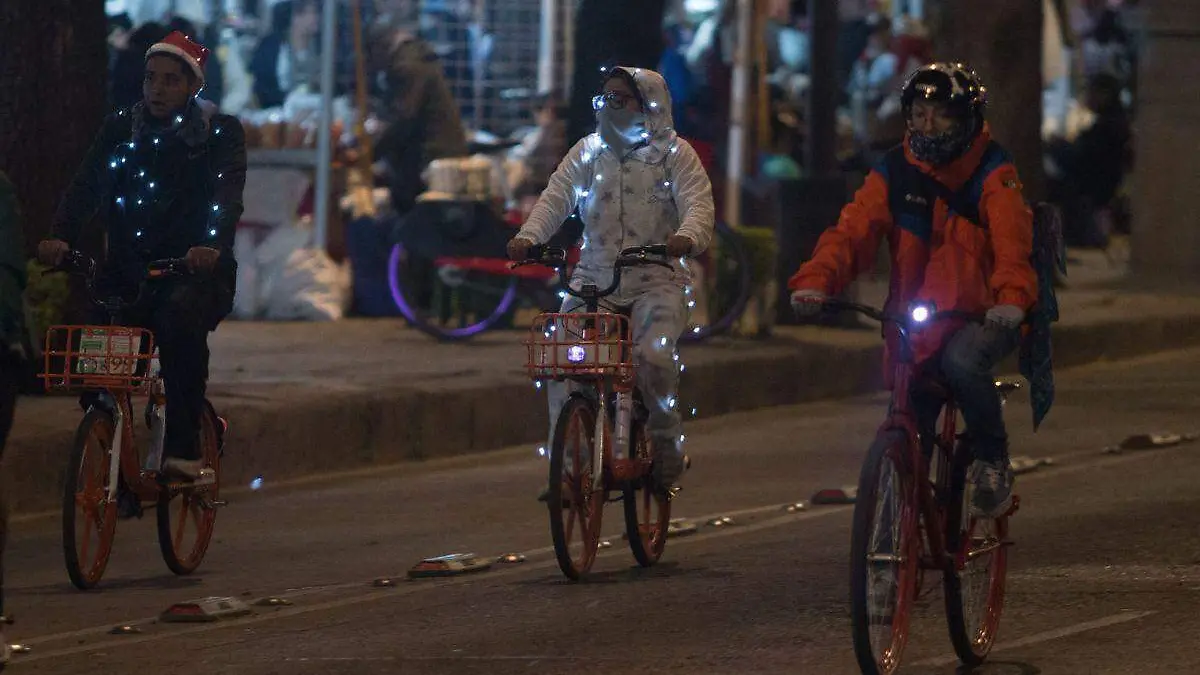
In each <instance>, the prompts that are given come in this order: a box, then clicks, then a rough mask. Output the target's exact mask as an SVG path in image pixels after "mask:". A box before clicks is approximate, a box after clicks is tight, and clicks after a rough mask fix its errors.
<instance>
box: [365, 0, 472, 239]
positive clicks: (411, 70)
mask: <svg viewBox="0 0 1200 675" xmlns="http://www.w3.org/2000/svg"><path fill="white" fill-rule="evenodd" d="M385 10H386V11H385V14H384V15H383V16H382V17H380V20H379V22H378V23H377V24H376V26H375V28H374V30H373V34H372V40H371V42H372V44H371V53H372V60H373V66H374V67H375V68H376V69H377V72H379V77H378V78H377V81H376V85H377V90H376V93H377V94H378V95H379V96H380V98H381V99H382V102H383V105H384V110H383V113H382V117H383V119H384V122H386V123H387V129H386V130H385V131H384V132H383V135H382V137H381V138H380V139H379V142H378V143H377V144H376V147H375V154H376V156H377V157H378V158H379V159H381V160H386V161H387V164H388V168H389V170H390V172H391V177H390V179H389V181H388V187H389V188H390V189H391V193H392V205H393V206H394V208H395V210H396V212H397V213H398V214H400V215H403V214H405V213H408V211H410V210H411V209H412V207H413V206H414V205H415V204H416V200H417V196H418V195H419V194H421V192H422V191H423V190H424V183H423V181H422V180H421V172H422V171H424V170H425V167H426V166H428V165H429V163H430V162H432V161H433V160H435V159H441V158H443V157H462V156H464V155H466V154H467V141H466V135H465V133H464V131H463V126H462V119H461V117H460V115H459V112H458V104H457V103H456V102H455V101H454V96H453V94H452V93H451V91H450V87H449V85H448V84H446V78H445V75H444V73H443V71H442V64H441V62H440V61H438V58H437V55H436V54H434V52H433V49H432V48H431V47H430V46H429V44H428V43H427V42H425V41H424V40H422V39H421V38H420V37H418V36H417V35H416V33H414V32H413V31H412V30H411V27H413V26H415V25H416V11H415V10H416V6H415V4H413V2H412V0H391V1H390V2H389V3H388V4H387V6H386V7H385Z"/></svg>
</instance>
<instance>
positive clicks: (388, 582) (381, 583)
mask: <svg viewBox="0 0 1200 675" xmlns="http://www.w3.org/2000/svg"><path fill="white" fill-rule="evenodd" d="M371 585H372V586H374V587H375V588H391V587H392V586H395V585H396V580H395V579H392V578H390V577H379V578H378V579H376V580H375V581H372V582H371Z"/></svg>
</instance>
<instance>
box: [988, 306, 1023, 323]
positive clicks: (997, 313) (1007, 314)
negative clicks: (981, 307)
mask: <svg viewBox="0 0 1200 675" xmlns="http://www.w3.org/2000/svg"><path fill="white" fill-rule="evenodd" d="M984 320H985V321H986V322H987V323H988V325H991V326H1000V327H1001V328H1010V329H1011V328H1016V327H1017V326H1020V325H1021V322H1022V321H1024V320H1025V310H1023V309H1021V308H1020V307H1017V306H1016V305H996V306H995V307H993V308H991V309H989V310H988V311H987V315H986V317H985V318H984Z"/></svg>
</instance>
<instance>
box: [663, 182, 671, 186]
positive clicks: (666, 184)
mask: <svg viewBox="0 0 1200 675" xmlns="http://www.w3.org/2000/svg"><path fill="white" fill-rule="evenodd" d="M663 187H671V181H665V182H663Z"/></svg>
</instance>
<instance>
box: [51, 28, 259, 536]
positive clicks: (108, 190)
mask: <svg viewBox="0 0 1200 675" xmlns="http://www.w3.org/2000/svg"><path fill="white" fill-rule="evenodd" d="M207 58H208V50H207V49H205V48H204V47H203V46H202V45H200V44H197V43H195V42H193V41H192V40H190V39H189V38H187V37H186V36H184V35H183V34H182V33H180V32H178V31H176V32H174V33H171V34H170V35H168V36H167V37H166V38H164V39H163V41H162V42H159V43H157V44H155V45H153V46H152V47H150V49H149V50H148V51H147V52H146V75H145V82H144V85H143V88H142V89H143V97H144V98H143V100H142V102H141V103H138V104H136V105H134V106H133V107H132V108H129V109H122V110H119V111H117V112H116V113H114V114H112V115H110V116H109V117H108V118H107V119H106V120H105V121H104V125H103V127H102V128H101V129H100V133H99V136H98V137H97V138H96V140H95V142H94V143H93V144H92V147H91V149H90V150H89V151H88V153H87V156H86V157H85V158H84V161H83V165H82V166H81V167H80V168H79V171H78V172H77V173H76V175H75V178H74V180H73V181H72V182H71V185H70V187H69V188H68V190H67V193H66V195H65V196H64V198H63V201H62V203H61V204H60V206H59V209H58V212H57V214H56V215H55V219H54V227H53V235H52V238H51V239H49V240H47V241H43V242H41V244H40V245H39V247H38V256H39V258H41V260H42V262H44V263H46V264H48V265H57V264H59V263H60V262H61V261H62V258H63V255H64V254H65V253H66V252H67V251H68V250H69V249H70V248H71V247H72V246H74V245H76V244H77V243H78V241H79V235H80V231H81V229H82V227H83V226H84V225H85V224H87V222H88V221H89V220H90V219H91V218H92V217H93V215H95V214H96V212H97V211H98V210H99V211H101V213H102V214H103V216H104V219H105V221H106V224H107V235H108V236H107V240H108V255H107V259H106V261H105V263H104V265H103V267H102V269H101V274H100V276H99V279H98V281H97V288H98V289H102V290H103V293H104V294H105V295H108V294H110V293H112V292H119V293H121V294H122V295H124V296H125V297H129V296H130V295H136V293H137V289H138V287H139V285H140V283H141V281H142V279H143V277H144V275H145V270H146V264H147V263H148V262H150V261H152V260H156V259H161V258H171V257H182V258H184V259H185V260H186V262H187V266H188V268H189V269H190V270H192V271H193V272H196V273H197V274H195V275H191V276H187V277H177V278H173V279H164V280H161V281H155V282H151V283H150V285H148V286H147V288H146V296H145V298H144V302H143V303H142V305H141V306H139V307H137V308H133V311H131V312H129V314H130V315H129V316H127V317H124V318H123V320H124V321H127V322H129V323H131V324H133V325H139V326H145V327H148V328H150V329H151V330H153V331H154V335H155V340H156V342H157V344H158V348H159V355H160V359H161V364H162V376H163V379H164V382H165V384H166V394H167V425H166V426H167V428H166V439H165V443H164V448H163V454H164V456H165V460H164V463H163V470H164V473H166V474H167V475H169V476H172V477H174V478H177V479H181V480H195V479H196V478H199V477H201V475H202V470H203V468H204V467H203V460H202V458H201V456H200V448H199V429H200V416H201V414H202V411H203V409H204V395H205V388H206V381H207V379H208V358H209V351H208V333H209V332H210V331H212V330H215V329H216V327H217V324H218V323H220V321H221V320H222V319H224V318H225V316H227V315H228V314H229V312H230V310H231V309H232V307H233V295H234V279H235V276H236V271H237V263H236V262H235V261H234V259H233V235H234V226H235V224H236V223H237V222H238V219H239V218H240V217H241V214H242V189H243V186H244V184H245V178H246V149H245V136H244V134H243V131H242V125H241V123H240V122H238V120H237V118H235V117H231V116H228V115H220V114H216V109H215V106H213V105H212V104H211V103H209V102H207V101H204V100H202V99H199V98H197V94H198V93H199V91H200V89H201V88H202V87H203V86H204V66H205V62H206V61H207ZM85 398H86V399H87V400H85V401H83V402H82V403H83V405H85V407H86V406H87V405H90V402H91V401H92V400H93V397H85ZM122 504H123V506H122V515H123V516H125V517H128V516H129V515H133V514H136V513H137V512H139V509H137V506H138V505H137V504H133V505H132V506H131V505H129V504H128V500H123V501H122ZM131 508H132V509H133V514H131V513H130V509H131Z"/></svg>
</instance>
